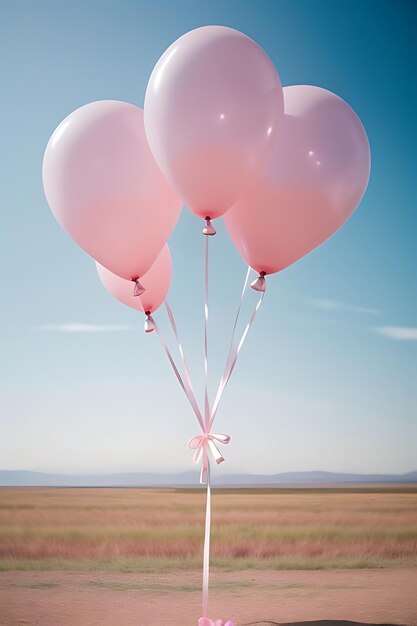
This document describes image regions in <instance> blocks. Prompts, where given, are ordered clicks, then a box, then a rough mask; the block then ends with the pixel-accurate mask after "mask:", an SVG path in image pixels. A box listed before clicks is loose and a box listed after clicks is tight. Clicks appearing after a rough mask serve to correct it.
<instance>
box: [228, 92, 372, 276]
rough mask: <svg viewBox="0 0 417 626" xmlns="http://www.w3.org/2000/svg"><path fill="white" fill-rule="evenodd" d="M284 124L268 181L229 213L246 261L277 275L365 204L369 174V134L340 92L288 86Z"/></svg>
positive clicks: (267, 170)
mask: <svg viewBox="0 0 417 626" xmlns="http://www.w3.org/2000/svg"><path fill="white" fill-rule="evenodd" d="M283 92H284V107H285V116H284V122H283V124H282V126H281V128H280V131H279V137H278V141H277V142H276V148H275V152H274V155H273V157H272V159H271V160H270V162H269V163H268V165H267V166H266V167H265V168H264V171H263V174H262V176H261V178H260V179H259V180H258V181H257V182H256V183H255V184H254V185H253V186H252V187H251V189H250V190H249V192H248V193H247V194H246V195H245V196H244V197H242V198H241V199H240V200H239V201H238V202H237V203H236V204H235V205H234V206H233V207H232V208H231V209H230V211H228V212H227V214H226V215H225V216H224V220H225V223H226V226H227V229H228V231H229V234H230V236H231V238H232V240H233V242H234V244H235V245H236V247H237V249H238V250H239V252H240V254H241V255H242V256H243V258H244V259H245V261H246V262H247V263H248V264H249V265H250V266H251V267H252V268H253V269H255V270H257V271H258V272H265V273H266V274H271V273H274V272H278V271H280V270H282V269H284V268H285V267H287V266H288V265H290V264H291V263H294V261H297V259H299V258H300V257H302V256H304V255H305V254H307V253H308V252H310V251H311V250H313V249H314V248H316V247H317V246H318V245H320V244H321V243H322V242H323V241H325V240H326V239H327V238H328V237H330V236H331V235H332V234H333V233H334V232H335V231H336V230H338V229H339V228H340V227H341V226H342V224H344V222H346V220H347V219H348V218H349V217H350V216H351V214H352V213H353V211H354V210H355V209H356V207H357V206H358V204H359V202H360V200H361V198H362V196H363V194H364V192H365V189H366V186H367V184H368V179H369V172H370V151H369V144H368V138H367V136H366V132H365V130H364V128H363V126H362V124H361V121H360V119H359V118H358V116H357V115H356V113H355V112H354V111H353V110H352V109H351V108H350V106H349V105H348V104H346V102H344V101H343V100H342V99H341V98H339V97H338V96H336V95H335V94H333V93H331V92H330V91H327V90H326V89H321V88H320V87H312V86H309V85H296V86H293V87H285V88H284V90H283Z"/></svg>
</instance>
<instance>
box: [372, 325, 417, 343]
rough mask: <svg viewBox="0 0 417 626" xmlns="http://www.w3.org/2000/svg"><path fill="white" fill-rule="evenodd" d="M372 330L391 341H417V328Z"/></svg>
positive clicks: (376, 328) (393, 327) (399, 327)
mask: <svg viewBox="0 0 417 626" xmlns="http://www.w3.org/2000/svg"><path fill="white" fill-rule="evenodd" d="M372 330H374V331H375V332H376V333H379V334H380V335H383V336H384V337H388V338H389V339H399V340H400V341H417V328H410V327H408V328H407V327H406V326H375V327H374V328H373V329H372Z"/></svg>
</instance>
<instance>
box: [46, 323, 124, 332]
mask: <svg viewBox="0 0 417 626" xmlns="http://www.w3.org/2000/svg"><path fill="white" fill-rule="evenodd" d="M132 328H133V327H132V326H122V325H120V324H80V323H79V322H71V323H69V324H43V325H41V326H37V329H38V330H50V331H56V332H62V333H109V332H115V331H120V330H132Z"/></svg>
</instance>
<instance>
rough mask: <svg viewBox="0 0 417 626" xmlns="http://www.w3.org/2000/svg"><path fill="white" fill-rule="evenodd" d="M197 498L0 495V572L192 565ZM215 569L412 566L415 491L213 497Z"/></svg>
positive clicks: (172, 493)
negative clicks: (6, 570)
mask: <svg viewBox="0 0 417 626" xmlns="http://www.w3.org/2000/svg"><path fill="white" fill-rule="evenodd" d="M204 503H205V496H204V493H203V492H202V491H198V490H195V491H194V490H174V489H112V488H110V489H55V488H16V489H12V488H3V489H0V568H1V569H33V568H41V569H45V568H49V567H53V568H57V567H69V568H76V569H85V568H89V567H91V568H102V567H104V568H109V567H110V568H116V569H142V570H150V569H155V568H156V569H158V568H160V569H167V568H171V567H182V568H188V567H198V566H199V565H200V563H201V552H202V540H203V518H204ZM212 555H213V562H214V564H217V565H218V566H219V567H223V568H227V567H230V566H231V564H232V563H233V567H234V568H236V567H242V568H243V567H254V568H305V569H310V568H320V567H389V566H396V567H398V566H399V565H400V566H401V565H415V564H417V487H410V488H405V489H404V488H403V489H392V488H391V489H380V488H379V489H375V488H374V489H373V488H369V489H365V490H364V489H359V490H355V489H351V490H349V489H340V490H335V489H332V490H326V489H310V490H285V489H279V490H271V489H268V490H256V489H254V490H233V491H232V490H230V491H226V490H218V491H217V492H216V491H215V493H214V498H213V534H212Z"/></svg>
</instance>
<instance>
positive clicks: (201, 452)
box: [188, 433, 230, 626]
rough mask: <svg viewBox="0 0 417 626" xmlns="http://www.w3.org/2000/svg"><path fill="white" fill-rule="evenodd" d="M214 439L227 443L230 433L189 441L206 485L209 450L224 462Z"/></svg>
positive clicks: (201, 479) (203, 436)
mask: <svg viewBox="0 0 417 626" xmlns="http://www.w3.org/2000/svg"><path fill="white" fill-rule="evenodd" d="M214 440H215V441H218V442H219V443H224V444H226V443H229V441H230V437H229V435H217V434H214V433H203V434H202V435H196V436H195V437H193V438H192V439H190V441H189V442H188V447H189V448H192V449H193V450H195V453H194V458H193V461H194V463H199V462H200V461H202V463H201V474H200V483H201V484H204V485H205V484H206V483H207V473H208V468H209V457H208V453H209V452H210V453H211V455H212V457H213V459H214V460H215V461H216V464H217V465H219V464H220V463H223V461H224V458H223V455H222V454H221V452H220V450H219V449H218V448H217V446H216V445H215V443H214ZM204 619H205V618H204ZM203 626H204V624H203ZM209 626H210V625H209ZM214 626H219V625H218V624H217V622H216V623H215V624H214ZM220 626H223V624H220ZM225 626H226V624H225Z"/></svg>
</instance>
